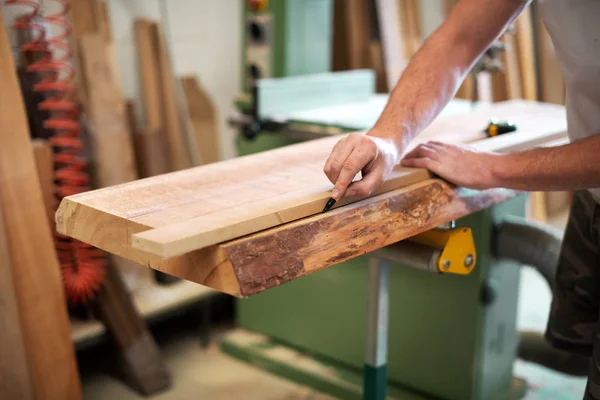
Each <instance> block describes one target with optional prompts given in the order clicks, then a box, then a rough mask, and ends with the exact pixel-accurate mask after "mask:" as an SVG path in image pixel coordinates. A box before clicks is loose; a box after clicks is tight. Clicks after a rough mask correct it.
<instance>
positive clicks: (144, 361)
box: [93, 265, 171, 396]
mask: <svg viewBox="0 0 600 400" xmlns="http://www.w3.org/2000/svg"><path fill="white" fill-rule="evenodd" d="M106 272H107V276H106V282H105V283H104V286H103V289H102V291H101V292H100V294H99V295H98V298H97V299H96V300H95V302H94V305H93V308H94V311H95V313H96V314H97V315H98V316H99V318H100V320H102V321H103V322H104V324H105V326H106V329H107V330H108V331H109V332H110V333H111V335H112V337H113V339H114V341H115V344H116V345H117V347H118V348H119V354H120V355H121V363H122V364H123V366H124V370H125V378H126V379H127V381H128V384H129V385H131V386H132V387H134V388H135V389H137V390H138V391H140V392H141V393H142V394H143V395H145V396H148V395H152V394H156V393H158V392H161V391H163V390H165V389H167V388H168V387H169V386H170V385H171V377H170V375H169V372H168V371H167V367H166V365H165V364H164V362H163V360H162V357H161V355H160V351H159V349H158V346H157V345H156V343H155V341H154V339H153V338H152V336H151V335H150V332H149V331H148V327H147V326H146V324H145V322H144V321H143V320H142V318H141V317H140V316H139V314H138V313H137V310H136V309H135V307H134V304H133V301H132V299H131V297H130V295H129V293H128V291H127V288H126V287H125V284H124V283H123V281H122V279H121V276H120V274H119V273H118V272H117V270H116V269H115V268H114V267H112V266H110V265H109V266H107V270H106Z"/></svg>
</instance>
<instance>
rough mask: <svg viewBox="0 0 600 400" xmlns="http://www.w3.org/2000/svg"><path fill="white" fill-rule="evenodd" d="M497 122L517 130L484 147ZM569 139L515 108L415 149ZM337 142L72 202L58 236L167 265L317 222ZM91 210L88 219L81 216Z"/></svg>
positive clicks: (446, 126) (503, 146)
mask: <svg viewBox="0 0 600 400" xmlns="http://www.w3.org/2000/svg"><path fill="white" fill-rule="evenodd" d="M492 117H495V118H500V119H510V120H513V121H515V123H516V124H517V126H518V127H519V131H518V132H516V133H514V134H508V135H502V136H499V137H495V138H490V139H485V140H479V141H478V139H482V138H484V137H485V135H484V133H483V129H484V128H485V127H486V126H487V125H488V123H489V120H490V118H492ZM540 121H544V123H543V124H542V123H540ZM565 136H566V122H565V113H564V108H563V107H560V106H554V105H542V104H539V103H534V102H525V101H514V102H506V103H495V104H493V105H481V106H480V107H479V108H478V109H477V110H476V111H474V112H472V113H468V114H464V115H458V116H454V117H448V118H440V119H437V120H436V121H435V122H434V123H432V124H431V125H430V126H429V127H428V128H427V129H426V130H425V131H424V132H423V133H422V134H421V135H420V136H419V138H418V140H417V141H415V142H413V143H412V144H411V146H409V149H410V148H411V147H412V146H414V145H415V144H416V143H418V142H423V141H426V140H428V139H433V138H436V139H438V140H444V141H449V142H453V143H465V142H473V143H472V145H473V146H476V147H479V148H482V149H485V150H489V151H514V150H519V149H521V150H523V149H525V148H530V147H535V146H539V145H542V144H544V143H545V142H549V141H552V140H557V139H560V138H564V137H565ZM339 138H340V137H339V136H338V137H331V138H325V139H320V140H314V141H310V142H306V143H301V144H297V145H293V146H286V147H284V148H280V149H276V150H272V151H269V152H263V153H260V154H255V155H251V156H247V157H241V158H237V159H233V160H228V161H226V162H221V163H216V164H211V165H207V166H203V167H197V168H194V169H190V170H187V171H181V172H177V173H172V174H168V175H163V176H160V177H156V178H150V179H145V180H142V181H137V182H133V183H131V184H127V185H120V186H118V187H113V188H106V189H102V190H97V191H93V192H88V193H84V194H80V195H76V196H71V197H69V198H66V199H65V200H63V202H62V204H61V206H60V209H59V211H58V213H57V226H58V228H57V229H58V230H59V232H61V233H63V234H66V235H68V236H72V237H75V238H77V239H80V240H83V241H88V240H93V243H92V244H93V245H95V246H97V247H100V248H103V249H107V250H108V251H109V252H113V253H115V254H119V255H120V254H123V257H128V255H129V253H130V251H131V246H132V245H133V246H134V247H135V248H137V249H139V250H143V251H145V252H152V253H154V254H156V255H158V256H162V257H171V256H174V255H177V254H183V253H186V252H189V251H192V250H195V249H198V248H201V247H203V246H210V245H213V244H217V243H220V242H223V241H227V240H230V239H234V238H237V237H240V236H242V235H247V234H251V233H254V232H257V231H259V230H263V229H268V228H271V227H275V226H278V225H281V224H283V223H287V222H290V221H294V220H297V219H300V218H305V217H308V216H310V215H314V214H316V213H319V212H320V211H321V210H322V208H323V206H324V204H325V202H326V201H327V199H328V197H329V196H330V190H331V188H332V185H331V183H330V182H329V181H328V180H327V178H326V177H325V175H324V174H323V172H322V168H323V164H324V162H325V160H326V159H327V157H328V155H329V153H330V151H331V148H332V147H333V145H334V144H335V143H336V142H337V141H338V140H339ZM428 177H429V173H428V172H426V171H424V170H415V169H406V168H399V169H397V170H396V171H395V173H394V174H393V175H392V176H391V177H390V178H389V179H388V180H387V182H386V183H385V184H384V185H383V186H382V187H381V189H380V190H379V192H377V193H375V194H374V195H376V194H378V193H382V192H385V191H390V190H394V189H396V188H399V187H403V186H406V185H410V184H413V183H416V182H419V181H422V180H423V179H427V178H428ZM351 200H354V201H355V200H356V199H351ZM351 200H345V202H348V201H351ZM345 202H341V204H340V205H343V204H345ZM88 208H89V213H88V212H86V211H84V210H85V209H88ZM151 228H155V229H151ZM143 231H146V232H143ZM140 232H141V233H140ZM131 235H133V237H132V236H131ZM136 251H138V250H136Z"/></svg>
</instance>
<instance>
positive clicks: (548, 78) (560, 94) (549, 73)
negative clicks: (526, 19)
mask: <svg viewBox="0 0 600 400" xmlns="http://www.w3.org/2000/svg"><path fill="white" fill-rule="evenodd" d="M538 14H539V12H538ZM537 17H538V23H537V27H538V32H537V33H538V34H537V41H538V53H539V61H538V62H539V64H540V65H539V70H540V100H541V101H545V102H548V103H554V104H565V95H566V92H565V81H564V77H563V73H562V70H561V68H560V64H559V62H558V58H557V56H556V51H555V50H554V45H553V44H552V39H551V38H550V35H549V34H548V31H547V30H546V28H545V27H544V24H543V23H542V21H541V18H540V17H539V15H538V16H537Z"/></svg>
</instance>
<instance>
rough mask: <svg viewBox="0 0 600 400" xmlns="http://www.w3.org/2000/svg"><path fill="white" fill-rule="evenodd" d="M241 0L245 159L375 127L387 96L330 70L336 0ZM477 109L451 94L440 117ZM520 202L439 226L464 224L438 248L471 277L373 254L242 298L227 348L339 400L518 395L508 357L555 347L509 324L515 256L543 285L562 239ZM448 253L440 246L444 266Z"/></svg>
mask: <svg viewBox="0 0 600 400" xmlns="http://www.w3.org/2000/svg"><path fill="white" fill-rule="evenodd" d="M244 4H245V13H244V16H243V18H244V19H243V21H242V23H243V24H244V26H245V27H246V29H245V32H246V35H245V38H244V43H245V46H244V49H243V60H244V61H245V67H244V69H243V82H244V88H243V89H244V90H243V93H242V94H241V95H240V96H239V97H238V99H237V100H236V105H237V108H238V111H239V112H238V114H237V115H235V116H232V117H231V119H230V123H231V124H233V125H235V126H238V127H239V128H240V129H239V135H238V139H237V146H238V153H239V154H240V155H244V154H249V153H254V152H258V151H263V150H267V149H272V148H276V147H280V146H284V145H287V144H291V143H295V142H298V141H302V140H310V139H312V138H316V137H322V136H325V135H331V134H338V133H341V132H345V131H356V130H366V129H368V128H370V127H371V126H372V125H373V123H374V122H375V120H376V119H377V117H378V116H379V114H380V113H381V111H382V110H383V107H384V106H385V103H386V101H387V95H381V94H376V93H375V89H374V87H375V78H374V74H373V72H372V71H368V70H359V71H346V72H339V73H331V72H329V71H330V58H331V49H330V43H331V33H332V32H331V26H332V11H333V4H332V1H330V0H277V1H276V0H273V1H271V2H266V1H250V2H244ZM472 107H477V105H476V104H475V105H474V104H472V103H471V102H468V101H462V100H453V101H452V102H451V103H450V104H449V105H448V107H447V108H446V109H445V110H444V111H443V113H442V114H443V115H452V114H458V113H464V112H468V111H469V110H471V109H472ZM485 128H486V127H485V126H482V127H481V129H482V130H483V129H485ZM525 208H526V196H525V195H520V196H517V197H515V198H513V199H512V200H509V201H507V202H505V203H502V204H499V205H496V206H493V207H491V208H489V209H485V210H483V211H480V212H477V213H475V214H472V215H469V216H468V217H465V218H463V219H461V220H458V221H455V222H454V223H453V224H451V225H452V226H446V227H440V229H439V230H441V231H444V232H449V231H452V232H466V231H468V235H467V236H465V237H461V238H460V239H454V241H453V242H452V243H454V245H453V246H448V247H445V244H446V243H450V242H444V243H442V245H441V247H442V250H441V251H447V252H448V251H450V252H454V253H455V254H453V257H454V258H453V260H454V259H456V260H458V261H457V262H454V263H453V264H452V265H453V266H454V265H456V264H461V262H462V264H461V268H462V267H463V266H464V268H467V270H468V272H470V273H468V274H456V273H454V274H452V273H445V274H439V273H428V272H424V271H423V270H417V269H414V268H407V267H406V265H407V264H408V263H410V262H412V261H414V260H406V258H404V259H401V260H398V259H397V258H395V257H394V256H393V255H392V256H390V254H393V252H391V253H390V252H388V253H387V254H386V251H378V252H375V253H373V254H368V255H365V256H362V257H359V258H356V259H353V260H351V261H347V262H344V263H342V264H339V265H336V266H334V267H330V268H327V269H325V270H322V271H320V272H317V273H314V274H312V275H309V276H307V277H304V278H302V279H298V280H296V281H293V282H290V283H287V284H285V285H283V286H280V287H278V288H274V289H271V290H268V291H266V292H264V293H261V294H259V295H256V296H253V297H250V298H248V299H244V300H240V301H238V303H237V322H238V325H239V329H237V330H236V331H235V332H233V333H232V334H230V335H228V337H227V338H226V340H225V341H224V342H223V345H222V349H223V350H224V351H226V352H227V353H229V354H231V355H233V356H235V357H238V358H240V359H244V360H247V361H249V362H252V363H255V364H257V365H259V366H261V367H262V368H265V369H267V370H270V371H272V372H274V373H276V374H279V375H281V376H284V377H287V378H289V379H292V380H295V381H298V382H300V383H303V384H307V385H309V386H312V387H314V388H316V389H318V390H321V391H324V392H327V393H329V394H331V395H334V396H336V397H338V398H342V399H360V398H366V399H373V400H377V399H383V398H386V396H387V398H397V399H412V400H417V399H445V400H471V399H472V400H475V399H482V400H489V399H512V398H521V397H522V395H523V393H524V391H525V389H526V382H525V381H524V380H522V379H517V378H515V377H513V363H514V360H515V358H516V357H517V356H518V355H521V356H522V357H524V354H527V357H528V358H529V359H531V360H534V361H540V360H541V359H545V361H544V363H545V364H546V365H550V364H552V360H555V359H556V356H557V355H556V354H555V353H554V352H553V351H552V350H551V349H549V348H547V347H546V346H545V345H544V343H543V342H542V341H541V340H539V338H540V336H539V335H533V339H531V335H529V336H528V337H527V338H528V339H527V340H525V339H524V336H523V335H520V334H519V332H518V331H517V328H516V313H517V300H518V299H517V297H518V296H517V293H518V287H519V276H520V274H519V269H520V265H521V264H524V263H527V264H529V265H533V266H536V267H537V268H538V269H539V270H540V271H541V272H542V274H543V275H544V277H546V278H547V280H548V281H549V283H551V282H552V279H553V273H554V272H553V266H554V262H553V261H554V260H555V259H556V257H557V253H558V249H559V246H560V236H559V235H557V234H556V233H554V232H551V231H548V230H546V229H543V228H540V227H532V226H530V225H529V224H526V223H523V222H522V221H523V220H524V218H523V217H524V215H525ZM457 242H458V243H461V245H463V247H465V246H466V248H467V249H469V246H471V249H470V250H465V251H462V250H461V251H462V252H461V251H458V250H456V249H457V248H458V247H460V246H456V243H457ZM517 244H518V246H517ZM472 246H474V248H473V247H472ZM461 249H462V248H461ZM383 250H386V249H383ZM469 256H471V257H472V258H471V259H469ZM475 256H476V266H475V267H474V268H471V265H473V266H474V264H475V260H474V257H475ZM425 258H426V260H425V261H424V263H427V262H431V261H430V260H431V258H430V256H429V255H428V256H426V257H425ZM447 258H448V257H445V256H443V257H441V258H440V253H437V258H436V259H435V260H436V261H435V263H440V270H441V271H442V272H444V271H443V268H444V267H445V265H444V262H445V261H446V262H447V264H448V265H447V266H449V265H450V262H449V261H448V260H447ZM447 266H446V267H447ZM435 268H436V267H434V269H435ZM386 356H387V357H386ZM558 356H559V357H566V356H565V355H564V354H559V355H558ZM563 360H565V359H564V358H563ZM565 365H566V364H565ZM584 368H585V367H584ZM566 372H573V371H566Z"/></svg>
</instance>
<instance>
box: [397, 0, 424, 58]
mask: <svg viewBox="0 0 600 400" xmlns="http://www.w3.org/2000/svg"><path fill="white" fill-rule="evenodd" d="M398 1H399V13H400V15H399V18H400V21H401V22H400V28H401V29H402V38H403V39H404V46H403V47H404V58H405V59H406V60H409V59H410V58H411V57H412V56H413V54H415V53H416V52H417V50H418V49H419V47H421V42H422V38H421V36H422V34H421V31H422V30H421V15H420V2H419V0H398Z"/></svg>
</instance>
